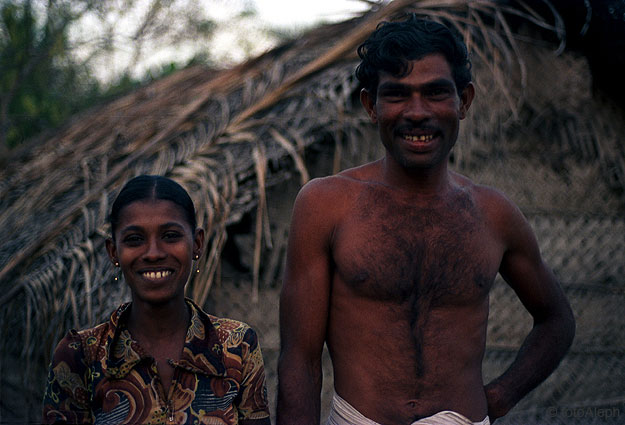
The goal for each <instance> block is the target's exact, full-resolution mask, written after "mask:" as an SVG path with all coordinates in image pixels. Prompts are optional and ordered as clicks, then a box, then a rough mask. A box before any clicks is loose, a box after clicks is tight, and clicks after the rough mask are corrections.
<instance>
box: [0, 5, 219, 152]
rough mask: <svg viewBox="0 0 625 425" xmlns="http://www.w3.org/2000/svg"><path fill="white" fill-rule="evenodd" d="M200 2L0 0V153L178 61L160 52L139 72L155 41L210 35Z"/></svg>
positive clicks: (172, 44)
mask: <svg viewBox="0 0 625 425" xmlns="http://www.w3.org/2000/svg"><path fill="white" fill-rule="evenodd" d="M200 3H201V2H196V1H190V0H124V1H119V0H47V1H45V0H0V156H4V155H2V154H5V153H6V152H7V151H8V150H9V149H11V148H14V147H15V146H17V145H19V144H21V143H23V142H24V141H25V140H26V139H29V138H31V137H32V136H34V135H36V134H38V133H40V132H41V131H42V130H45V129H49V128H54V127H57V126H58V125H60V124H61V123H62V122H64V121H65V120H66V119H67V118H68V117H69V116H71V115H72V114H73V113H75V112H77V111H79V110H81V109H84V108H85V107H88V106H90V105H93V104H94V103H98V102H101V101H103V100H106V99H109V98H110V97H111V96H114V95H118V94H122V93H125V92H127V91H129V90H130V89H132V88H134V87H136V86H137V85H138V84H140V83H141V82H143V81H145V80H146V79H148V80H149V79H154V78H158V77H160V76H162V75H164V74H167V73H170V72H173V71H174V70H175V69H176V68H178V67H180V65H178V64H177V63H176V62H173V61H171V60H169V61H168V60H167V58H166V57H165V58H161V59H160V63H158V64H152V68H151V69H147V70H146V69H143V70H141V71H139V72H141V75H139V76H137V66H138V65H139V64H140V63H141V62H142V61H145V59H146V58H147V59H150V54H151V53H152V52H153V48H154V46H155V45H158V46H159V47H163V46H164V47H168V48H169V49H170V50H176V49H183V48H184V45H185V43H187V44H189V43H194V45H196V46H198V45H199V46H202V43H204V44H206V42H207V41H208V40H210V37H211V36H212V34H213V31H214V29H215V23H214V21H212V20H211V19H208V18H206V13H204V11H203V8H202V6H201V5H200ZM120 52H121V53H120ZM120 55H123V56H124V57H123V58H120ZM163 63H166V65H162V64H163ZM182 66H184V65H182ZM106 79H109V81H106ZM111 79H112V80H113V82H112V83H111V81H110V80H111Z"/></svg>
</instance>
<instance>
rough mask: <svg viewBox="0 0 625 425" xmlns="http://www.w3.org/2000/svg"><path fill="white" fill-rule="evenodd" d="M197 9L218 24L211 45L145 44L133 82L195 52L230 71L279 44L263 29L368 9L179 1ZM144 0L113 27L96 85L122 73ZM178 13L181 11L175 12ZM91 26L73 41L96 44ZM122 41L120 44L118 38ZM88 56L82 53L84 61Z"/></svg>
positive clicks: (310, 2)
mask: <svg viewBox="0 0 625 425" xmlns="http://www.w3.org/2000/svg"><path fill="white" fill-rule="evenodd" d="M185 2H189V5H192V6H194V7H195V6H197V5H199V6H200V9H201V12H200V13H203V14H204V15H205V16H206V17H208V18H210V19H212V20H214V21H216V22H218V23H219V25H218V27H217V30H216V32H215V33H214V35H213V37H212V39H211V40H210V42H209V43H208V44H207V43H206V42H203V41H200V40H189V41H186V42H184V43H183V44H181V45H176V46H175V47H171V46H166V45H163V44H162V43H160V42H159V41H155V42H153V43H152V44H150V42H148V43H147V44H146V46H145V49H144V50H143V54H142V57H141V59H140V61H139V62H138V63H137V64H136V65H135V66H133V67H132V68H131V70H130V73H131V75H133V76H134V77H141V76H143V75H145V74H146V72H147V71H148V70H150V69H155V70H156V69H158V68H159V67H160V66H162V65H163V64H165V63H170V62H172V61H173V62H177V63H180V64H184V63H187V62H188V61H189V60H190V59H191V58H192V57H194V55H195V54H196V53H197V52H198V51H200V52H201V51H204V52H209V53H210V57H211V59H213V60H214V61H215V62H216V63H218V64H219V66H225V67H227V66H232V65H234V64H236V63H240V62H241V61H243V60H245V59H246V58H248V57H254V56H257V55H259V54H261V53H263V52H265V51H267V50H270V49H271V48H272V47H274V46H275V45H276V44H277V43H278V42H279V41H280V40H279V39H278V38H277V37H275V36H273V37H272V36H271V35H269V34H268V33H267V31H266V29H267V28H268V27H272V28H277V29H280V30H286V31H288V32H293V33H296V32H297V31H298V30H301V29H302V28H306V27H310V26H313V25H315V24H317V23H320V22H337V21H341V20H344V19H348V18H349V17H352V16H354V15H355V14H357V13H358V12H361V11H364V10H366V9H367V8H368V4H367V3H366V2H364V1H361V0H179V1H178V3H179V4H181V5H184V4H185ZM147 4H149V2H148V1H147V0H140V1H139V2H137V3H135V7H134V8H133V9H132V10H130V13H127V14H126V15H124V16H123V17H119V20H116V21H115V22H114V25H115V27H116V28H117V29H118V30H119V33H120V34H121V36H120V39H119V40H117V42H116V43H115V48H114V49H111V50H110V52H108V53H106V54H105V55H102V56H101V57H99V58H97V59H95V60H94V61H93V62H92V63H93V66H92V70H93V71H92V72H93V74H94V76H96V77H97V78H98V79H99V80H100V81H102V82H111V81H115V80H116V79H117V78H118V77H119V76H120V75H121V74H122V73H123V72H125V71H126V70H127V69H128V66H129V63H130V62H131V61H132V58H133V54H132V53H133V50H132V48H131V47H130V46H131V45H132V44H130V43H129V42H128V41H127V40H129V39H130V37H131V34H133V33H134V31H135V30H136V28H137V23H138V22H139V21H140V20H141V17H142V16H144V15H145V13H146V10H147ZM181 7H184V6H181ZM250 9H251V10H254V12H255V13H254V14H252V15H251V16H250V17H249V18H245V19H243V20H242V19H241V18H240V14H241V12H243V11H245V10H250ZM96 32H97V24H96V23H95V21H89V19H87V20H85V23H84V24H83V25H81V26H79V27H78V28H77V29H76V33H75V36H76V39H96V38H97V36H94V34H96ZM124 33H125V35H124ZM124 37H125V38H124ZM88 56H89V51H88V50H87V49H84V57H88Z"/></svg>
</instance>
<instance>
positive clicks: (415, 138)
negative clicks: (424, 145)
mask: <svg viewBox="0 0 625 425" xmlns="http://www.w3.org/2000/svg"><path fill="white" fill-rule="evenodd" d="M433 138H434V135H432V134H428V135H425V136H411V135H408V134H406V135H404V139H406V140H409V141H411V142H429V141H430V140H432V139H433Z"/></svg>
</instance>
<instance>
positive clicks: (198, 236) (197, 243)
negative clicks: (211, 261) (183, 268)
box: [193, 227, 204, 256]
mask: <svg viewBox="0 0 625 425" xmlns="http://www.w3.org/2000/svg"><path fill="white" fill-rule="evenodd" d="M202 251H204V229H202V228H201V227H198V228H197V229H195V235H194V236H193V255H194V256H196V255H197V256H202Z"/></svg>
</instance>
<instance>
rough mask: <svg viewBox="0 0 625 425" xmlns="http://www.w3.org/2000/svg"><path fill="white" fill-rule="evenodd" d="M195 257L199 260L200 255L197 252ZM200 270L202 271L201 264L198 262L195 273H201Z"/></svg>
mask: <svg viewBox="0 0 625 425" xmlns="http://www.w3.org/2000/svg"><path fill="white" fill-rule="evenodd" d="M193 258H194V259H195V261H197V260H199V259H200V256H199V255H198V254H195V256H194V257H193ZM199 272H200V265H199V262H198V264H197V265H196V268H195V273H199Z"/></svg>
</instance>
